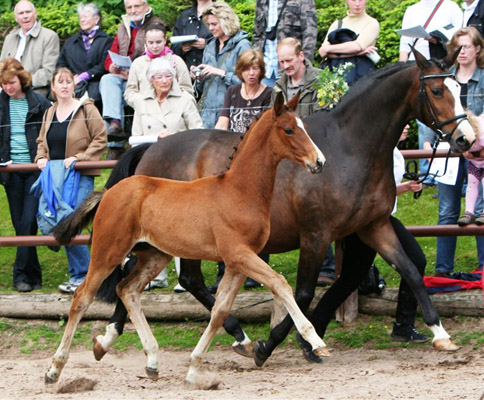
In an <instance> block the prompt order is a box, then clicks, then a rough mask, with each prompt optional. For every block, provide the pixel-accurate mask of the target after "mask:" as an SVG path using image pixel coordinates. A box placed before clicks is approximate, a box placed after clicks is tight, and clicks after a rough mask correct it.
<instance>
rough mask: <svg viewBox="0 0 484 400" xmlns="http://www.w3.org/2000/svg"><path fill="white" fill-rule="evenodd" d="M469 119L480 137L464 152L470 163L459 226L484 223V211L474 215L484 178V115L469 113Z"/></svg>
mask: <svg viewBox="0 0 484 400" xmlns="http://www.w3.org/2000/svg"><path fill="white" fill-rule="evenodd" d="M469 120H470V121H471V122H472V123H473V126H474V130H475V131H476V132H477V134H478V137H477V140H476V142H475V143H474V144H473V145H472V147H471V148H470V149H469V151H466V152H465V153H464V157H465V158H467V159H468V160H469V164H468V167H467V191H466V200H465V203H466V207H465V212H464V214H462V216H461V217H460V218H459V220H458V221H457V223H458V224H459V226H466V225H469V224H472V223H475V224H476V225H484V213H483V214H481V215H479V216H478V217H476V216H475V215H474V210H475V207H476V202H477V198H478V195H479V184H480V183H481V182H483V179H484V156H483V155H484V154H482V153H481V150H483V149H484V116H483V115H481V116H479V117H476V116H474V115H469Z"/></svg>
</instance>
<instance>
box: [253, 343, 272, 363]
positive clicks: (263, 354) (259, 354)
mask: <svg viewBox="0 0 484 400" xmlns="http://www.w3.org/2000/svg"><path fill="white" fill-rule="evenodd" d="M269 356H270V354H267V351H266V350H265V343H264V342H263V341H262V340H258V341H257V343H256V344H255V347H254V361H255V365H257V366H258V367H262V366H263V365H264V363H265V362H266V360H267V359H268V358H269Z"/></svg>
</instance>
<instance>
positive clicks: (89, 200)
mask: <svg viewBox="0 0 484 400" xmlns="http://www.w3.org/2000/svg"><path fill="white" fill-rule="evenodd" d="M103 196H104V192H92V193H91V194H90V195H89V196H88V197H86V199H85V200H84V201H83V202H82V204H81V205H80V206H79V208H77V209H76V210H75V211H74V212H73V213H72V214H71V215H69V216H68V217H67V218H65V219H63V220H62V221H61V222H60V223H59V224H57V226H56V227H55V228H54V237H55V238H56V240H57V241H58V242H59V243H60V244H62V245H64V246H65V245H67V244H69V243H70V241H71V240H72V239H73V238H74V236H76V235H77V234H78V233H79V232H80V231H81V230H82V229H84V228H86V227H87V226H88V225H89V223H91V222H92V220H93V219H94V215H96V211H97V208H98V207H99V203H100V202H101V200H102V198H103Z"/></svg>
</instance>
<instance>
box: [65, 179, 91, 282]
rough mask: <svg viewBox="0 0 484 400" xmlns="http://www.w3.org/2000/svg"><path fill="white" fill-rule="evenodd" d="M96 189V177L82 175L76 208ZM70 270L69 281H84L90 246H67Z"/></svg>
mask: <svg viewBox="0 0 484 400" xmlns="http://www.w3.org/2000/svg"><path fill="white" fill-rule="evenodd" d="M93 189H94V177H93V176H87V175H81V179H80V181H79V191H78V193H77V200H76V208H77V207H79V205H80V204H81V203H82V202H83V201H84V199H85V198H86V197H87V196H88V195H89V193H91V192H92V190H93ZM65 251H66V255H67V261H68V263H69V264H68V271H69V275H70V276H71V278H70V279H69V282H82V281H83V280H84V278H85V277H86V274H87V268H88V267H89V261H90V260H91V256H90V253H89V248H88V247H87V246H86V245H74V246H66V247H65Z"/></svg>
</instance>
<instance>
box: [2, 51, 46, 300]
mask: <svg viewBox="0 0 484 400" xmlns="http://www.w3.org/2000/svg"><path fill="white" fill-rule="evenodd" d="M0 77H1V79H0V80H1V84H2V89H3V90H2V92H1V93H0V146H1V151H0V161H1V162H2V163H5V162H7V161H10V160H11V161H12V162H13V163H31V162H34V159H35V155H36V152H37V144H36V143H35V140H36V139H37V136H38V135H39V131H40V127H41V125H42V115H44V112H45V110H47V108H49V107H50V103H49V102H48V101H47V99H45V97H43V96H41V95H39V94H37V93H35V92H34V91H33V90H32V88H31V87H32V76H31V75H30V72H27V71H25V70H24V68H23V66H22V64H21V63H20V62H19V61H17V60H15V59H14V58H6V59H5V60H3V61H2V62H1V63H0ZM38 177H39V173H38V172H37V171H36V172H10V173H3V174H1V183H2V185H3V186H4V187H5V192H6V194H7V199H8V205H9V208H10V215H11V218H12V224H13V226H14V228H15V234H16V235H17V236H22V235H36V234H37V220H36V214H37V208H38V200H37V198H36V197H35V196H34V195H32V194H30V188H31V186H32V184H33V183H34V182H35V181H36V180H37V178H38ZM41 285H42V272H41V269H40V264H39V259H38V257H37V249H36V248H35V247H17V255H16V257H15V262H14V264H13V286H14V289H15V290H16V291H18V292H30V291H31V290H34V289H40V287H41Z"/></svg>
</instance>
